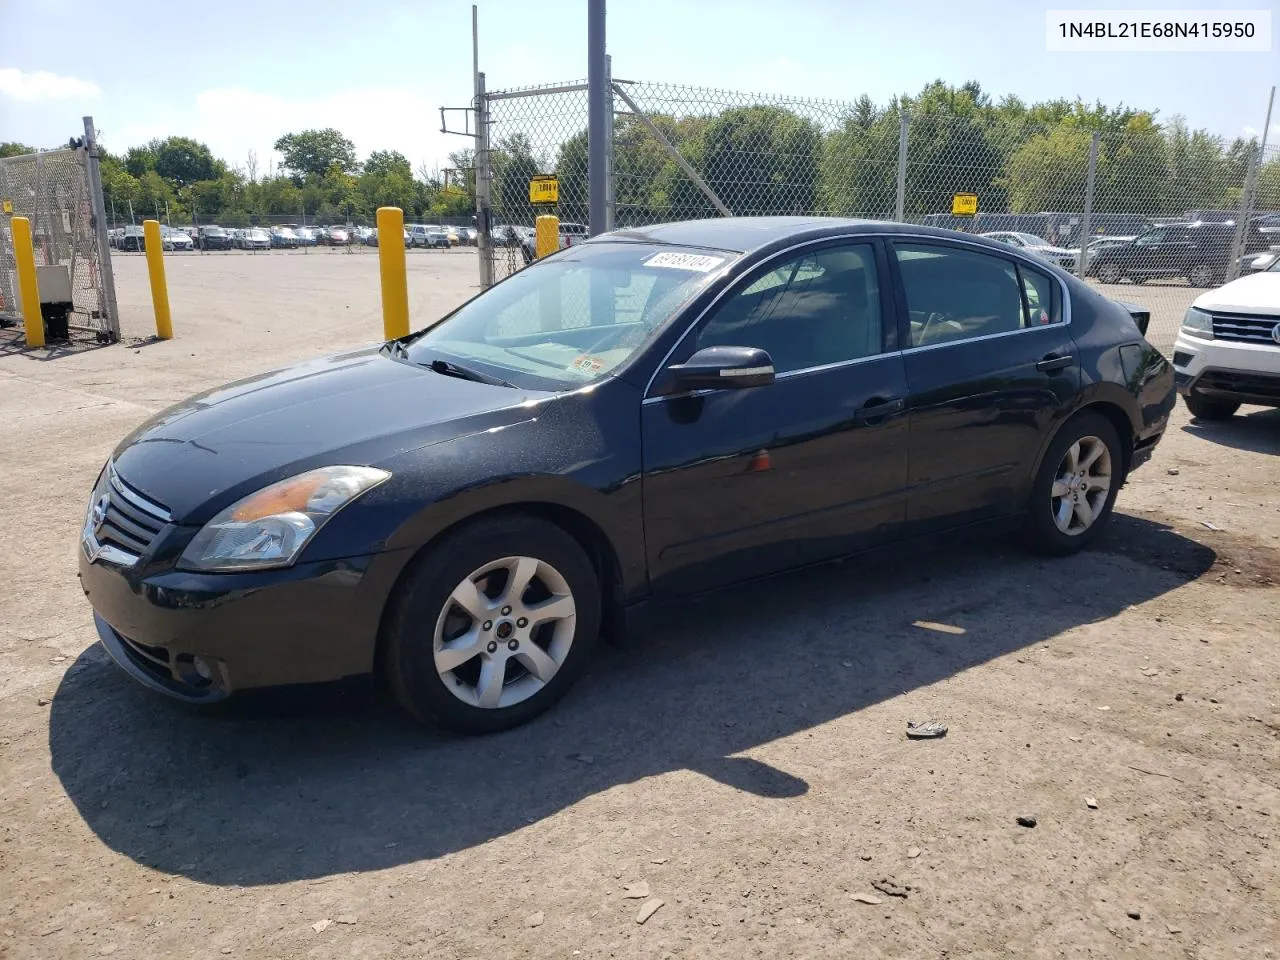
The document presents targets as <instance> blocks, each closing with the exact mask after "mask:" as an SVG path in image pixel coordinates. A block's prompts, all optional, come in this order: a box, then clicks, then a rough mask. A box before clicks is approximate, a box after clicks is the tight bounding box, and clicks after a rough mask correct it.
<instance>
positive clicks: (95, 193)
mask: <svg viewBox="0 0 1280 960" xmlns="http://www.w3.org/2000/svg"><path fill="white" fill-rule="evenodd" d="M84 146H85V172H86V174H87V176H88V178H89V200H90V203H91V204H92V206H93V224H92V226H93V238H94V244H95V245H96V247H97V250H98V283H99V287H98V309H99V310H100V311H101V312H102V314H103V318H104V319H105V320H106V321H107V331H108V333H109V335H110V337H111V339H112V340H119V339H120V314H119V312H118V311H119V308H118V307H117V306H116V275H115V270H114V269H113V268H112V265H111V241H110V239H109V238H108V237H107V206H106V203H105V202H104V201H103V198H102V169H101V167H100V166H99V164H98V133H97V131H96V130H95V129H94V126H93V117H85V118H84ZM113 203H114V201H113Z"/></svg>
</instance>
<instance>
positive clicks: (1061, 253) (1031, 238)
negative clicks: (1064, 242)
mask: <svg viewBox="0 0 1280 960" xmlns="http://www.w3.org/2000/svg"><path fill="white" fill-rule="evenodd" d="M981 236H984V237H986V238H987V239H989V240H998V241H999V242H1000V243H1007V244H1009V245H1010V246H1013V247H1020V248H1021V249H1023V250H1026V251H1027V252H1028V253H1031V254H1034V255H1035V256H1037V257H1039V258H1040V259H1042V260H1048V261H1049V262H1050V263H1053V264H1057V265H1058V266H1059V267H1061V268H1062V269H1063V270H1069V271H1074V270H1075V268H1076V252H1075V251H1074V250H1068V249H1066V248H1065V247H1055V246H1054V245H1053V244H1051V243H1050V242H1049V241H1048V240H1045V239H1043V238H1041V237H1037V236H1036V235H1035V234H1034V233H1019V232H1017V231H1014V230H997V231H994V232H992V233H984V234H981Z"/></svg>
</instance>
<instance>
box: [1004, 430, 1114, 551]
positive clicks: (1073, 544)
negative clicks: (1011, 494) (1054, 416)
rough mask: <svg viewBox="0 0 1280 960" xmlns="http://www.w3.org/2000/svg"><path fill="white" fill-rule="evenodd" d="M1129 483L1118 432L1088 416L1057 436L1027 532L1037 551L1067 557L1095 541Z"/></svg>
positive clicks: (1042, 471)
mask: <svg viewBox="0 0 1280 960" xmlns="http://www.w3.org/2000/svg"><path fill="white" fill-rule="evenodd" d="M1123 482H1124V458H1123V456H1122V455H1121V449H1120V438H1119V436H1118V435H1117V434H1116V428H1115V427H1114V426H1112V425H1111V421H1110V420H1108V419H1107V418H1106V417H1103V416H1101V415H1100V414H1096V413H1088V412H1086V413H1082V414H1080V415H1079V416H1077V417H1075V418H1073V419H1072V420H1069V421H1068V422H1067V423H1066V424H1065V425H1064V426H1063V428H1062V429H1061V430H1060V431H1059V432H1058V435H1057V436H1056V437H1054V439H1053V443H1051V444H1050V445H1049V450H1048V452H1047V453H1046V454H1045V457H1044V461H1043V462H1042V463H1041V464H1040V472H1039V473H1038V474H1037V475H1036V479H1035V483H1034V485H1033V486H1032V490H1031V503H1030V510H1029V512H1028V514H1027V525H1026V533H1027V540H1028V543H1029V545H1030V546H1031V548H1032V549H1033V550H1035V551H1036V552H1037V553H1043V554H1048V555H1052V556H1063V555H1066V554H1069V553H1075V552H1076V551H1077V550H1081V549H1083V548H1085V547H1087V546H1088V545H1089V544H1091V543H1093V541H1094V540H1096V539H1097V538H1098V536H1099V535H1101V533H1102V531H1103V530H1104V529H1105V528H1106V525H1107V521H1108V520H1110V519H1111V511H1112V507H1114V506H1115V502H1116V494H1117V493H1119V491H1120V484H1121V483H1123Z"/></svg>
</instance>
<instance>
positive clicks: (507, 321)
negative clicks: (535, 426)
mask: <svg viewBox="0 0 1280 960" xmlns="http://www.w3.org/2000/svg"><path fill="white" fill-rule="evenodd" d="M736 256H737V255H736V254H732V253H727V252H723V251H718V250H717V251H711V250H690V249H686V248H681V247H668V246H660V245H656V244H639V243H591V244H584V245H580V246H575V247H570V248H568V249H566V250H564V251H562V252H561V253H559V254H556V255H554V256H552V257H550V258H548V259H547V260H545V261H543V262H541V263H538V264H537V265H535V266H533V267H531V268H529V269H527V270H522V271H520V272H519V273H516V274H513V275H512V276H511V277H509V278H508V279H507V280H504V281H503V282H502V283H500V284H498V285H497V286H495V287H493V288H492V289H490V290H489V291H487V292H486V293H484V294H482V295H481V296H479V297H476V298H475V299H474V300H471V301H470V302H469V303H467V304H465V305H463V306H462V307H461V308H460V309H459V310H457V311H456V312H455V313H453V314H452V315H451V316H449V317H447V318H446V319H444V320H443V321H441V322H440V323H438V324H436V325H435V326H434V327H431V328H430V329H428V330H427V331H426V332H425V333H422V334H420V335H418V336H417V337H416V338H414V340H413V341H412V343H411V344H410V346H409V349H408V356H409V359H411V360H413V361H414V362H415V363H421V364H430V363H431V362H432V361H433V360H438V359H443V360H452V361H457V362H459V363H462V364H465V365H468V366H475V367H481V368H483V367H489V368H491V370H489V371H486V372H489V373H491V375H492V376H496V377H500V378H501V379H503V380H508V381H511V382H513V383H515V384H517V385H518V386H525V387H532V388H538V389H547V388H550V389H572V388H574V387H577V386H580V385H582V384H585V383H590V382H591V381H593V380H598V379H600V378H602V377H605V376H607V375H608V374H609V372H610V371H611V370H613V369H614V368H615V367H617V366H619V365H620V364H623V363H625V362H626V361H627V360H629V359H630V358H631V357H632V356H633V355H634V354H635V353H637V352H638V351H639V350H641V349H642V348H643V347H644V346H645V345H646V344H648V343H649V341H650V340H651V338H652V337H653V336H654V334H655V333H656V332H657V331H658V330H659V329H661V328H662V326H663V324H665V323H666V322H667V321H668V320H669V319H671V317H672V316H674V315H675V313H676V312H677V311H678V310H679V309H680V307H681V306H682V305H683V304H684V303H686V302H687V301H688V300H689V298H690V297H692V296H693V295H694V294H695V293H697V292H698V291H699V290H700V289H702V288H703V287H704V286H705V285H706V284H707V283H708V282H709V281H710V279H711V278H712V277H713V276H715V275H716V273H717V272H718V271H719V269H720V268H721V267H723V266H725V265H727V264H728V263H730V262H731V261H732V260H733V259H734V258H735V257H736Z"/></svg>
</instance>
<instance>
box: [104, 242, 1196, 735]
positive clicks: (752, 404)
mask: <svg viewBox="0 0 1280 960" xmlns="http://www.w3.org/2000/svg"><path fill="white" fill-rule="evenodd" d="M1145 321H1146V317H1145V315H1143V314H1140V313H1136V314H1135V313H1134V312H1131V311H1130V310H1128V309H1126V308H1124V307H1123V306H1121V305H1119V304H1116V303H1113V302H1111V301H1109V300H1107V299H1105V298H1104V297H1102V296H1101V295H1099V294H1098V293H1096V292H1094V291H1093V290H1091V289H1090V288H1089V287H1088V286H1086V285H1084V284H1082V283H1080V282H1078V281H1077V280H1075V279H1074V278H1072V277H1071V276H1069V275H1068V274H1066V273H1064V272H1062V271H1060V270H1058V269H1057V268H1056V267H1053V266H1051V265H1049V264H1046V263H1045V262H1044V261H1043V260H1040V259H1037V258H1035V257H1031V256H1029V255H1026V254H1023V253H1021V252H1020V251H1018V250H1015V249H1013V248H1012V247H1009V246H1008V245H1005V244H999V243H993V242H990V241H984V240H980V239H976V238H974V237H972V236H967V235H964V234H958V233H952V232H949V231H944V230H936V229H929V228H926V227H914V226H905V225H900V224H891V223H872V222H863V221H851V220H831V219H801V218H776V219H724V220H714V221H700V222H689V223H676V224H668V225H663V226H656V227H648V228H643V229H635V230H624V231H619V232H616V233H612V234H608V235H605V236H601V237H597V238H595V239H593V240H590V241H588V242H586V243H582V244H575V245H574V246H572V247H570V248H568V249H566V250H562V251H560V252H559V253H557V254H554V255H553V256H550V257H548V258H546V259H545V260H542V261H540V262H538V263H537V264H535V265H533V266H532V267H530V268H529V269H527V270H524V271H521V272H519V273H517V274H515V275H513V276H512V277H510V278H509V279H507V280H505V281H503V282H502V283H500V284H498V285H496V286H495V287H493V288H492V289H490V290H489V291H487V292H485V293H483V294H481V295H480V296H478V297H476V298H475V299H473V300H471V301H470V302H468V303H466V304H464V305H463V306H461V307H460V308H459V309H457V310H456V311H454V312H453V313H452V314H450V315H449V316H447V317H445V318H444V319H443V320H441V321H439V322H436V323H434V324H432V325H431V326H429V327H428V328H426V329H424V330H421V331H418V332H417V333H414V334H411V335H409V336H408V337H405V338H404V339H402V340H397V341H392V342H389V343H386V344H384V345H382V346H381V347H374V348H369V349H364V350H358V351H355V352H351V353H346V354H341V355H338V356H332V357H326V358H324V359H319V360H315V361H312V362H309V363H304V364H301V365H299V366H296V367H292V368H288V369H285V370H281V371H278V372H275V373H269V374H263V375H261V376H258V377H255V378H252V379H249V380H245V381H241V382H239V383H234V384H230V385H228V386H224V387H220V388H218V389H216V390H212V391H209V392H208V393H204V394H201V395H199V396H196V397H193V398H192V399H190V400H188V401H186V402H185V403H181V404H178V405H177V406H175V407H172V408H170V409H169V410H167V411H165V412H164V413H161V414H160V415H158V416H157V417H155V418H154V419H152V420H150V421H149V422H147V423H145V424H143V425H142V426H141V427H139V428H138V429H137V430H136V431H135V432H134V433H133V434H132V435H131V436H129V437H128V438H126V439H125V440H124V441H123V442H122V443H121V444H120V445H119V446H118V447H117V448H116V450H115V452H114V454H113V455H112V458H111V460H110V462H109V463H108V464H107V465H106V466H105V467H104V468H103V471H102V474H101V476H100V477H99V479H98V482H97V484H96V486H95V488H94V490H93V493H92V496H91V497H90V501H89V509H88V514H87V516H86V518H85V522H84V528H83V531H82V533H81V544H82V550H81V552H80V578H81V581H82V584H83V587H84V591H85V593H86V595H87V596H88V598H89V602H90V604H92V606H93V608H94V615H95V620H96V623H97V629H98V633H99V636H100V637H101V640H102V643H103V645H104V646H105V647H106V649H107V650H108V652H109V653H110V654H111V656H112V657H113V659H114V660H115V661H116V663H118V664H119V665H120V667H121V668H122V669H124V670H125V671H126V672H127V673H129V674H130V675H132V676H133V677H134V678H136V679H137V680H139V681H141V682H142V683H144V684H146V685H147V686H149V687H151V688H152V689H154V690H158V691H161V692H163V693H166V694H169V695H171V696H174V697H177V698H180V699H183V700H188V701H195V702H201V701H212V700H217V699H221V698H223V697H225V696H227V695H228V694H230V693H232V692H234V691H238V690H243V689H246V688H251V687H261V686H268V685H278V684H287V683H301V682H314V681H326V680H332V679H336V678H341V677H345V676H348V675H353V674H361V673H368V672H371V671H373V672H376V673H378V674H380V675H381V677H382V678H383V679H384V680H385V682H386V685H387V687H388V688H389V690H390V691H391V693H392V695H393V696H394V698H395V699H396V700H397V701H398V702H399V703H400V704H401V705H402V706H403V707H405V708H406V709H407V710H408V711H410V712H411V713H412V714H414V715H415V716H417V717H419V718H422V719H424V720H432V721H436V722H439V723H442V724H444V725H446V726H449V727H452V728H454V729H458V730H462V731H472V732H478V731H488V730H497V729H501V728H505V727H509V726H512V725H514V724H517V723H520V722H522V721H525V720H528V719H529V718H531V717H533V716H534V715H536V714H537V713H539V712H540V711H542V710H544V709H546V708H547V707H548V706H549V705H550V704H551V703H553V702H554V701H555V700H556V699H557V698H558V697H560V696H561V695H562V694H563V693H564V692H565V691H566V689H567V688H568V686H569V685H570V684H571V683H572V682H573V680H574V678H575V677H577V676H578V675H579V674H580V673H581V672H582V670H583V668H584V666H585V664H586V662H587V660H588V658H589V656H590V653H591V649H592V646H593V645H594V644H595V642H596V639H597V636H598V635H599V634H600V633H601V632H602V630H604V631H606V632H608V631H615V630H618V629H621V627H622V625H623V624H624V623H625V614H626V611H627V610H628V609H629V608H631V607H633V606H634V605H636V604H639V603H642V602H644V601H647V600H650V599H655V600H661V599H666V598H671V597H678V596H682V595H687V594H690V593H694V592H698V591H703V590H707V589H712V588H715V587H719V586H722V585H725V584H728V583H733V582H737V581H742V580H746V579H749V578H754V577H760V576H764V575H767V574H771V573H775V572H777V571H780V570H785V569H789V568H793V567H797V566H800V565H803V564H808V563H813V562H817V561H823V560H828V559H831V558H835V557H840V556H844V555H847V554H851V553H856V552H859V551H863V550H866V549H868V548H873V547H877V546H880V545H883V544H887V543H890V542H893V541H899V540H903V539H905V538H909V537H918V536H922V535H926V534H933V533H937V532H940V531H943V530H947V529H950V528H956V527H959V526H962V525H967V524H973V523H976V522H979V521H1006V520H1008V519H1009V518H1014V519H1017V520H1018V521H1019V522H1020V523H1021V524H1022V526H1023V528H1024V530H1025V534H1026V536H1027V538H1028V540H1029V542H1030V544H1031V545H1032V546H1033V547H1035V548H1037V549H1039V550H1041V551H1044V552H1048V553H1058V554H1061V553H1068V552H1071V551H1075V550H1079V549H1080V548H1082V547H1085V546H1087V545H1088V544H1089V543H1090V542H1092V541H1093V540H1094V539H1095V538H1096V537H1097V536H1098V534H1099V533H1100V532H1101V531H1102V529H1103V528H1104V526H1105V524H1106V522H1107V520H1108V517H1109V516H1110V514H1111V510H1112V505H1113V504H1114V502H1115V497H1116V494H1117V493H1118V491H1119V489H1120V486H1121V485H1122V484H1123V483H1124V481H1125V479H1126V478H1127V477H1128V475H1129V472H1130V471H1131V470H1133V469H1134V468H1135V467H1137V466H1138V465H1140V464H1141V463H1143V462H1144V461H1145V460H1146V459H1147V458H1148V457H1149V456H1150V455H1151V452H1152V449H1153V447H1154V446H1155V444H1156V443H1157V441H1159V439H1160V437H1161V435H1162V433H1163V432H1164V429H1165V425H1166V423H1167V421H1168V417H1169V413H1170V411H1171V409H1172V407H1173V398H1174V391H1173V373H1172V370H1171V368H1170V366H1169V364H1168V363H1167V362H1166V361H1165V360H1164V358H1163V357H1161V356H1160V354H1159V353H1158V352H1157V351H1156V350H1155V349H1153V348H1152V347H1151V346H1150V345H1149V344H1148V343H1147V342H1146V340H1145V339H1144V338H1143V330H1142V329H1140V325H1145Z"/></svg>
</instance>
